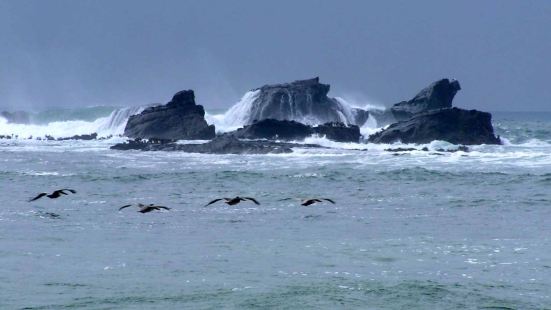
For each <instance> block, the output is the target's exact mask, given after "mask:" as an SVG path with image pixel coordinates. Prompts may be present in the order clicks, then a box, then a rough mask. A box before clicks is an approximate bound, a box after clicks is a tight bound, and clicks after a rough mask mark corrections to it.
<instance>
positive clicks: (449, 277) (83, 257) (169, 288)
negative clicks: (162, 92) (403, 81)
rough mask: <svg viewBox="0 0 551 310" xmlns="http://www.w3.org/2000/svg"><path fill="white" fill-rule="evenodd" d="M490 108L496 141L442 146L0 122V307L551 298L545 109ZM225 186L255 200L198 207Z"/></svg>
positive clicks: (372, 305) (545, 301) (387, 304)
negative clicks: (233, 151)
mask: <svg viewBox="0 0 551 310" xmlns="http://www.w3.org/2000/svg"><path fill="white" fill-rule="evenodd" d="M107 121H108V120H107V119H104V120H102V121H101V124H99V125H102V126H106V125H105V124H106V122H107ZM493 121H494V126H495V128H496V132H497V133H498V134H499V135H500V136H501V137H502V138H504V141H505V144H504V145H501V146H474V147H471V150H470V152H455V153H448V152H441V151H438V150H439V149H442V148H443V149H454V148H456V146H453V145H450V144H448V143H446V142H439V141H436V142H433V143H431V144H428V145H402V144H396V145H374V144H345V143H336V142H330V141H327V140H325V139H323V138H309V139H307V141H306V142H308V143H320V144H322V145H324V146H326V147H327V148H323V149H310V148H301V147H296V148H295V149H294V152H293V153H291V154H284V155H205V154H186V153H179V152H139V151H115V150H110V149H109V146H111V145H113V144H114V143H117V142H120V141H122V140H123V138H118V137H115V138H111V139H107V140H102V141H35V140H26V139H10V140H7V139H4V140H0V186H1V192H0V193H1V195H0V266H2V267H1V268H0V308H1V309H23V308H25V309H66V308H85V309H121V308H124V309H167V308H171V309H183V308H188V309H218V308H262V309H264V308H281V309H286V308H287V309H309V308H310V309H318V308H326V309H335V308H343V309H352V308H358V309H431V308H432V309H544V308H551V114H541V113H494V120H493ZM4 125H6V124H4ZM96 125H97V126H99V125H98V124H96ZM22 126H23V125H22ZM59 126H61V125H59ZM113 126H114V127H112V128H119V127H120V126H121V123H118V124H114V125H113ZM117 126H119V127H117ZM19 128H20V130H21V131H22V135H23V134H27V133H29V132H32V131H33V130H34V131H35V132H38V131H40V130H41V129H40V128H38V129H37V128H34V129H33V128H29V127H19ZM122 128H124V126H122ZM25 130H26V131H25ZM116 130H120V129H116ZM82 133H89V132H84V131H83V132H82ZM424 146H427V147H428V148H429V149H430V151H428V152H425V151H409V152H399V153H393V152H387V151H385V149H387V148H389V147H393V148H394V147H415V148H418V149H421V148H422V147H424ZM59 188H72V189H75V190H77V193H76V194H72V195H67V196H63V197H61V198H59V199H48V198H42V199H39V200H37V201H34V202H28V200H29V199H30V198H32V197H34V196H35V195H36V194H37V193H40V192H43V191H45V192H50V191H52V190H55V189H59ZM236 195H239V196H247V197H255V198H256V199H257V200H258V201H259V202H260V203H261V204H260V205H255V204H253V203H250V202H242V203H240V204H238V205H235V206H228V205H226V204H223V203H221V202H218V203H216V204H213V205H210V206H208V207H204V205H205V204H206V203H207V202H209V201H211V200H212V199H215V198H219V197H233V196H236ZM309 197H323V198H331V199H333V200H335V202H336V203H335V204H331V203H328V202H326V203H321V204H315V205H313V206H309V207H302V206H300V201H299V200H298V199H299V198H309ZM286 198H291V199H286ZM140 202H141V203H147V204H148V203H156V204H160V205H164V206H167V207H170V208H172V209H171V210H170V211H168V212H151V213H147V214H141V213H138V212H136V211H137V208H126V209H124V210H122V211H120V212H119V210H118V208H119V207H120V206H122V205H126V204H131V203H140Z"/></svg>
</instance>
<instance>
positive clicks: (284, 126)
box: [229, 118, 313, 141]
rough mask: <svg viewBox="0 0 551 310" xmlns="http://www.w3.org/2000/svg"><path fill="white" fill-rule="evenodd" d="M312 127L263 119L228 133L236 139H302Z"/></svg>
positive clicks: (310, 131) (309, 133)
mask: <svg viewBox="0 0 551 310" xmlns="http://www.w3.org/2000/svg"><path fill="white" fill-rule="evenodd" d="M312 133H313V132H312V127H310V126H308V125H304V124H302V123H299V122H295V121H287V120H276V119H271V118H270V119H265V120H261V121H257V122H254V123H253V124H251V125H247V126H244V127H243V128H239V129H237V130H236V131H234V132H231V133H229V134H230V135H232V136H234V137H236V138H238V139H268V140H287V141H289V140H304V139H305V138H306V137H309V136H311V135H312Z"/></svg>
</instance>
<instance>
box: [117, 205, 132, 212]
mask: <svg viewBox="0 0 551 310" xmlns="http://www.w3.org/2000/svg"><path fill="white" fill-rule="evenodd" d="M128 207H132V205H125V206H122V207H120V208H119V211H120V210H122V209H124V208H128Z"/></svg>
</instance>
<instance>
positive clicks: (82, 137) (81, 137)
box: [57, 132, 98, 141]
mask: <svg viewBox="0 0 551 310" xmlns="http://www.w3.org/2000/svg"><path fill="white" fill-rule="evenodd" d="M97 138H98V134H97V133H95V132H94V133H92V134H89V135H74V136H72V137H67V138H58V139H57V140H59V141H64V140H96V139H97Z"/></svg>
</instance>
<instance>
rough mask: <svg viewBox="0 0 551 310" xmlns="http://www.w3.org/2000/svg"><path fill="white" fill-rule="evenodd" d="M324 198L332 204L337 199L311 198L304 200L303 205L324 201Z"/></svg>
mask: <svg viewBox="0 0 551 310" xmlns="http://www.w3.org/2000/svg"><path fill="white" fill-rule="evenodd" d="M324 200H325V201H329V202H330V203H332V204H335V201H334V200H333V199H329V198H311V199H305V200H303V201H302V203H301V205H302V206H305V207H306V206H309V205H313V204H315V203H318V202H323V201H324Z"/></svg>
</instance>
